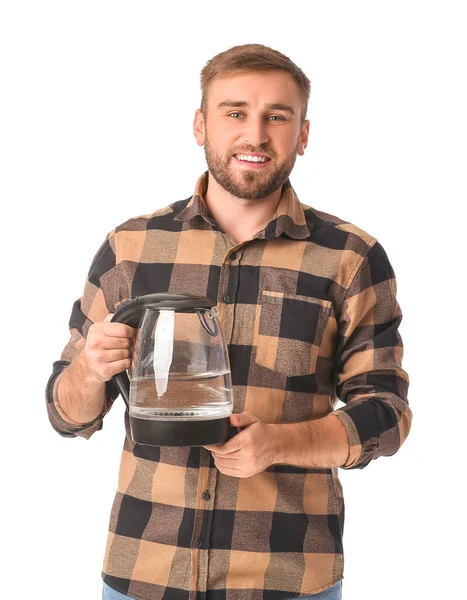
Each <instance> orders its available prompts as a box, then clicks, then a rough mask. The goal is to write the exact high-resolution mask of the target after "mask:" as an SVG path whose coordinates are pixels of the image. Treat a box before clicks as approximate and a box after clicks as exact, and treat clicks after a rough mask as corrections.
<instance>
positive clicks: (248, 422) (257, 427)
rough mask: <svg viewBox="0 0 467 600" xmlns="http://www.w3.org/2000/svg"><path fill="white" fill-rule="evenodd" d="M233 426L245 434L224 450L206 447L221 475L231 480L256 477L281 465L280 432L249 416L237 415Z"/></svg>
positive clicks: (244, 414) (247, 414)
mask: <svg viewBox="0 0 467 600" xmlns="http://www.w3.org/2000/svg"><path fill="white" fill-rule="evenodd" d="M230 422H231V424H232V425H233V426H234V427H240V428H242V431H240V433H238V434H237V435H235V436H234V437H233V438H231V439H230V440H229V441H228V442H226V443H225V444H222V445H221V446H204V447H205V448H206V450H209V451H210V452H211V453H212V456H213V458H214V463H215V465H216V467H217V468H218V469H219V471H220V472H221V473H223V474H224V475H229V476H230V477H241V478H245V477H252V476H253V475H256V474H258V473H261V471H264V469H267V468H268V467H269V466H271V465H272V464H275V462H276V461H277V453H278V443H279V440H278V437H277V435H276V434H277V428H276V427H274V425H267V424H266V423H263V422H262V421H260V420H259V419H258V418H257V417H255V415H253V414H252V413H249V412H243V413H240V414H233V415H231V416H230Z"/></svg>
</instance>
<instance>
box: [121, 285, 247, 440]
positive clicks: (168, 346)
mask: <svg viewBox="0 0 467 600" xmlns="http://www.w3.org/2000/svg"><path fill="white" fill-rule="evenodd" d="M112 322H120V323H125V324H127V325H129V326H131V327H136V328H138V331H137V334H136V340H135V345H134V350H133V356H132V364H131V369H130V373H131V375H130V379H129V378H128V375H127V372H126V371H124V372H123V373H119V374H118V375H115V376H114V378H113V379H114V381H115V383H116V384H117V387H118V389H119V390H120V393H121V394H122V397H123V399H124V401H125V403H126V405H127V407H128V412H129V417H130V429H131V437H132V439H133V441H134V442H136V443H138V444H145V445H150V446H205V445H211V444H223V443H224V442H226V441H227V440H228V439H229V438H230V437H232V436H233V435H235V433H237V430H236V428H233V427H232V426H231V425H230V418H229V417H230V415H231V413H232V381H231V374H230V364H229V356H228V353H227V347H226V345H225V342H224V338H223V335H222V330H221V326H220V323H219V320H218V314H217V309H216V307H215V306H214V307H213V304H212V302H210V301H209V300H208V299H207V298H204V297H202V296H193V295H189V294H170V293H158V294H149V295H146V296H139V297H136V298H132V299H130V300H127V301H126V302H124V303H122V304H121V305H120V306H119V307H118V308H117V310H116V311H115V313H114V315H113V317H112Z"/></svg>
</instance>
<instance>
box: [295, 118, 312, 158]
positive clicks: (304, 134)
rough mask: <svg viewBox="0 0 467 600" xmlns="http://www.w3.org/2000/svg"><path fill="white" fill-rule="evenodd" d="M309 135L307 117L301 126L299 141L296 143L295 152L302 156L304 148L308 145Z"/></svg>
mask: <svg viewBox="0 0 467 600" xmlns="http://www.w3.org/2000/svg"><path fill="white" fill-rule="evenodd" d="M309 135H310V121H309V120H308V119H307V120H306V121H305V122H304V123H303V126H302V130H301V132H300V143H299V145H298V151H297V154H299V155H300V156H303V155H304V154H305V148H306V147H307V145H308V136H309Z"/></svg>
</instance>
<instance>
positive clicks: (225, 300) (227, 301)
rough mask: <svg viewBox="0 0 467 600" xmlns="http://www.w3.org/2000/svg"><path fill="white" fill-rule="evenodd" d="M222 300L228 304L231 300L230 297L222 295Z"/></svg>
mask: <svg viewBox="0 0 467 600" xmlns="http://www.w3.org/2000/svg"><path fill="white" fill-rule="evenodd" d="M224 302H225V303H226V304H230V303H231V302H232V298H231V297H230V296H224Z"/></svg>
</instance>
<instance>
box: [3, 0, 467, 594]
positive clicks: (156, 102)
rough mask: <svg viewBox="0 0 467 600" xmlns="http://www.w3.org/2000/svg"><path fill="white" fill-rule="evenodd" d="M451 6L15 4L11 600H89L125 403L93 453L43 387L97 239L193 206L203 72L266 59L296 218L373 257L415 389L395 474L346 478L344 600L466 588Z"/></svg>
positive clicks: (378, 469)
mask: <svg viewBox="0 0 467 600" xmlns="http://www.w3.org/2000/svg"><path fill="white" fill-rule="evenodd" d="M462 4H463V3H462V2H458V3H457V2H449V1H443V2H441V1H440V2H430V1H425V2H415V1H410V0H409V1H408V0H405V1H404V2H402V1H394V0H393V1H391V2H374V1H371V2H370V1H368V2H362V1H358V0H353V1H352V2H348V1H345V2H336V1H335V2H331V1H320V2H307V3H305V2H298V1H291V0H288V1H287V2H280V3H279V2H273V1H271V2H256V3H254V2H239V3H230V2H229V3H226V2H225V3H224V2H207V1H202V2H192V3H188V2H186V3H183V2H177V3H175V2H172V3H168V6H167V5H166V4H165V3H157V2H155V1H153V2H142V1H139V2H121V1H116V0H113V1H112V2H104V1H99V0H93V1H92V2H88V1H83V0H81V1H80V2H70V1H64V0H61V1H60V2H58V1H57V2H51V1H46V0H42V2H22V1H20V0H15V1H14V2H13V1H10V2H4V3H3V4H2V8H1V9H0V56H1V67H0V68H1V71H0V77H1V87H2V91H1V95H0V103H1V110H0V127H1V130H0V152H1V157H0V159H1V163H0V164H1V181H0V185H1V189H0V193H1V206H2V208H1V211H2V221H1V223H2V228H1V236H0V238H1V244H2V247H1V258H2V295H1V296H2V300H1V302H2V307H1V308H2V310H3V324H2V327H1V331H2V338H3V343H2V357H3V358H2V365H3V389H4V393H3V407H4V410H3V414H2V427H1V449H2V452H1V456H2V470H1V473H0V485H1V490H2V491H1V497H0V501H1V506H2V510H1V511H0V518H1V521H2V522H1V524H0V525H1V530H0V531H1V533H0V540H1V545H2V557H3V558H2V559H1V563H0V565H1V571H2V578H1V584H0V585H1V591H0V595H1V596H2V597H3V598H15V599H16V598H21V599H23V598H24V599H26V598H32V597H41V598H42V597H43V598H48V599H49V600H53V599H60V600H62V599H63V598H67V599H68V600H74V599H76V600H78V599H79V600H82V599H83V598H86V599H94V598H96V599H97V598H99V597H100V592H101V581H100V570H101V566H102V560H103V557H104V551H105V542H106V536H107V524H108V518H109V514H110V508H111V504H112V501H113V497H114V493H115V489H116V485H117V473H118V467H119V460H120V452H121V448H122V444H123V402H121V401H120V400H119V401H117V402H116V404H115V406H114V408H113V409H112V411H111V413H110V414H109V415H108V416H107V418H106V420H105V423H104V428H103V430H102V431H101V432H99V433H97V434H96V435H94V436H93V437H92V438H91V439H90V440H89V441H85V440H83V439H64V438H61V437H60V436H59V435H58V434H56V433H55V432H54V431H53V430H52V428H51V427H50V425H49V423H48V420H47V417H46V410H45V400H44V388H45V384H46V381H47V379H48V376H49V374H50V372H51V366H52V363H53V361H54V360H57V359H58V358H59V355H60V353H61V350H62V348H63V346H64V345H65V343H66V342H67V340H68V319H69V315H70V312H71V308H72V304H73V302H74V301H75V300H76V299H77V298H78V297H79V296H80V295H81V293H82V289H83V285H84V281H85V277H86V274H87V270H88V268H89V265H90V262H91V259H92V257H93V255H94V254H95V252H96V251H97V249H98V247H99V246H100V244H101V243H102V241H103V240H104V237H105V235H106V233H107V232H108V231H110V230H111V229H113V228H114V227H115V226H116V225H118V224H119V223H121V222H122V221H124V220H126V219H127V218H129V217H132V216H136V215H140V214H146V213H150V212H152V211H154V210H156V209H157V208H159V207H163V206H165V205H167V204H169V203H171V202H174V201H176V200H180V199H184V198H187V197H188V196H189V195H191V193H192V191H193V187H194V184H195V181H196V179H197V177H198V176H199V174H200V173H201V172H202V171H203V170H204V168H205V163H204V153H203V150H202V149H201V148H199V147H198V146H197V145H196V144H195V141H194V138H193V135H192V120H193V115H194V111H195V109H196V108H197V107H198V106H199V100H200V93H199V72H200V70H201V69H202V67H203V66H204V64H205V63H206V61H207V60H208V59H210V58H211V57H212V56H214V55H215V54H216V53H218V52H220V51H222V50H225V49H227V48H229V47H231V46H233V45H237V44H242V43H250V42H259V43H264V44H268V45H270V46H272V47H273V48H276V49H278V50H280V51H282V52H283V53H285V54H286V55H288V56H289V57H290V58H291V59H292V60H294V61H295V62H297V64H298V65H299V66H300V67H301V68H302V69H303V70H304V71H305V73H306V74H307V75H308V77H309V78H310V79H311V82H312V94H311V102H310V106H309V118H310V120H311V137H310V143H309V146H308V149H307V152H306V155H305V156H304V157H301V158H300V157H299V158H298V160H297V164H296V167H295V170H294V172H293V173H292V176H291V180H292V183H293V185H294V187H295V189H296V191H297V193H298V195H299V197H300V199H301V200H302V201H303V202H305V203H307V204H311V205H312V206H314V207H315V208H317V209H320V210H324V211H326V212H329V213H332V214H335V215H337V216H339V217H341V218H344V219H346V220H348V221H350V222H352V223H354V224H355V225H357V226H359V227H361V228H363V229H365V230H366V231H368V232H369V233H371V234H372V235H374V236H376V237H377V238H378V239H379V241H380V242H381V243H382V245H383V246H384V248H385V249H386V251H387V253H388V255H389V258H390V260H391V263H392V265H393V267H394V269H395V272H396V276H397V281H398V289H399V295H398V298H399V302H400V304H401V307H402V310H403V313H404V320H403V323H402V326H401V330H400V331H401V334H402V337H403V341H404V345H405V356H404V368H405V369H406V370H407V371H408V372H409V375H410V377H411V388H410V395H409V400H410V404H411V407H412V409H413V412H414V421H413V427H412V431H411V434H410V436H409V438H408V440H407V442H406V444H405V445H404V446H403V447H402V449H401V450H400V452H399V453H398V454H396V455H395V456H393V457H391V458H380V459H379V460H377V461H375V462H373V463H372V464H370V465H369V466H368V467H367V468H366V469H364V470H362V471H360V470H354V471H348V472H344V471H342V470H341V479H342V482H343V486H344V492H345V498H346V525H345V531H344V544H345V546H344V547H345V556H346V566H345V580H344V588H343V590H344V600H370V599H371V600H374V599H375V598H378V599H379V600H386V599H393V598H396V597H397V598H399V599H400V600H409V599H411V598H433V599H435V598H436V599H437V598H448V597H452V598H460V597H462V596H463V593H464V591H463V586H464V573H465V559H466V554H465V536H466V528H465V509H466V504H465V495H464V494H463V493H462V491H461V489H462V486H463V484H464V480H465V472H466V471H465V469H466V467H465V452H464V449H465V443H464V440H465V435H464V431H465V417H464V415H465V413H464V406H463V404H462V403H463V402H465V400H466V388H465V372H466V369H465V366H464V363H465V322H466V321H465V319H466V317H465V315H466V310H465V306H464V296H463V294H462V290H463V289H465V288H464V283H465V246H464V243H463V238H464V237H465V201H466V184H465V166H466V158H467V157H466V138H467V126H466V125H467V124H466V106H467V94H466V79H465V70H466V68H465V67H466V66H465V56H466V52H467V48H466V43H465V37H466V36H465V30H466V19H465V18H464V16H463V14H462V11H461V6H462Z"/></svg>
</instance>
